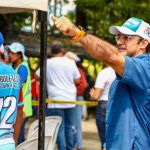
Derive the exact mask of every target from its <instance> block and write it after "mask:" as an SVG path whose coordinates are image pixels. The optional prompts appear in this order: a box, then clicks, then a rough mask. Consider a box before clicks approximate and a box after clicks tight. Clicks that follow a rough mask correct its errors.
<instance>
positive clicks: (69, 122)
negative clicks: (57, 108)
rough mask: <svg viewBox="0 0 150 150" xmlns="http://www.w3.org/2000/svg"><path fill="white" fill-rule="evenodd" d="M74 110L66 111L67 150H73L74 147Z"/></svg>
mask: <svg viewBox="0 0 150 150" xmlns="http://www.w3.org/2000/svg"><path fill="white" fill-rule="evenodd" d="M74 113H75V112H74V108H66V109H65V137H66V150H73V147H74V142H73V141H74V135H73V128H72V127H73V126H74Z"/></svg>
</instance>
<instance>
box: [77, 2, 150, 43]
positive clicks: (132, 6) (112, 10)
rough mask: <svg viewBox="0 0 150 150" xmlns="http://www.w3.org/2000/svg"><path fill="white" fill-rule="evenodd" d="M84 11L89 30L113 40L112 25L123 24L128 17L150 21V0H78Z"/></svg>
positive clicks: (78, 4)
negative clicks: (110, 28) (110, 30)
mask: <svg viewBox="0 0 150 150" xmlns="http://www.w3.org/2000/svg"><path fill="white" fill-rule="evenodd" d="M75 4H76V5H77V6H78V7H79V8H80V9H81V10H83V11H84V13H85V14H86V17H84V18H83V17H82V16H81V15H79V16H80V17H81V18H80V19H81V20H83V19H86V20H85V21H86V23H87V27H85V28H87V30H88V32H89V33H93V34H95V35H97V36H100V37H101V38H104V39H108V40H111V39H113V38H114V36H112V35H110V34H109V27H110V26H111V25H122V24H123V23H124V22H125V21H126V20H127V19H128V18H130V17H136V18H139V19H142V20H144V21H146V22H148V23H150V17H149V16H150V15H149V14H150V0H76V1H75Z"/></svg>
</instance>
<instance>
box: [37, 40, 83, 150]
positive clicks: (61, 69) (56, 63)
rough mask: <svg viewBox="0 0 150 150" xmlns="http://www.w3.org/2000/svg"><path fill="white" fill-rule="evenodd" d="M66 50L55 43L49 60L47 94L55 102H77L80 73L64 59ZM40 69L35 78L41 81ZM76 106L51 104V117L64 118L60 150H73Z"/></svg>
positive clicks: (60, 133) (74, 65)
mask: <svg viewBox="0 0 150 150" xmlns="http://www.w3.org/2000/svg"><path fill="white" fill-rule="evenodd" d="M63 53H64V49H63V44H62V43H61V42H58V41H55V42H53V43H52V45H51V54H52V56H53V58H51V59H48V60H47V72H46V81H47V92H48V98H49V99H54V100H64V101H76V92H77V90H76V86H75V84H79V83H80V73H79V71H78V68H77V66H76V64H75V62H74V61H73V60H71V59H69V58H67V57H63ZM39 77H40V69H38V70H37V71H36V75H35V78H36V79H39ZM75 106H76V105H75V104H56V103H52V104H51V103H49V104H48V108H49V109H50V114H51V116H60V117H62V123H61V125H60V128H59V131H58V137H57V147H58V150H68V149H69V150H73V147H74V143H73V130H72V126H74V117H73V116H74V108H75Z"/></svg>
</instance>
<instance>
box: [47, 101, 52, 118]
mask: <svg viewBox="0 0 150 150" xmlns="http://www.w3.org/2000/svg"><path fill="white" fill-rule="evenodd" d="M47 105H48V104H47V103H46V117H49V116H50V115H51V113H50V109H49V108H48V107H47Z"/></svg>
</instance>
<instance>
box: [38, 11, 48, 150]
mask: <svg viewBox="0 0 150 150" xmlns="http://www.w3.org/2000/svg"><path fill="white" fill-rule="evenodd" d="M38 21H39V22H41V44H40V49H41V51H40V55H41V56H40V100H39V131H38V150H44V142H45V138H44V137H45V109H46V104H45V100H46V65H47V12H44V11H38Z"/></svg>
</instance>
